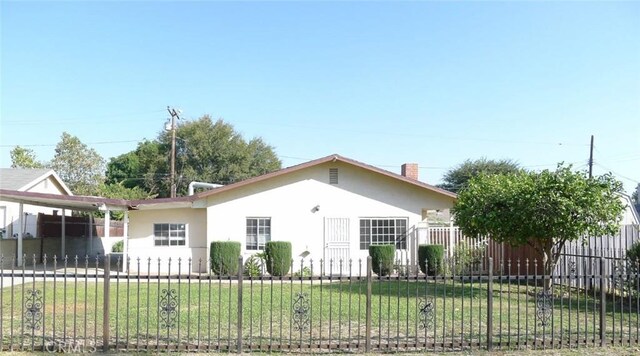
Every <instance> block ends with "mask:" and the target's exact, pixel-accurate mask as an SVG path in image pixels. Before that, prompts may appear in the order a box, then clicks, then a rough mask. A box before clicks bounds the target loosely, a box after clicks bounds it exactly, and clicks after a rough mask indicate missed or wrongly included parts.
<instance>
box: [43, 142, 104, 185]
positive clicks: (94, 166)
mask: <svg viewBox="0 0 640 356" xmlns="http://www.w3.org/2000/svg"><path fill="white" fill-rule="evenodd" d="M104 165H105V164H104V159H103V158H102V156H100V154H98V152H97V151H96V150H94V149H93V148H90V147H88V146H87V145H86V144H84V143H82V142H81V141H80V139H79V138H77V137H76V136H72V135H70V134H68V133H67V132H63V133H62V137H61V139H60V142H58V144H57V145H56V149H55V155H54V157H53V160H52V161H51V168H52V169H53V170H55V171H56V173H58V175H59V176H60V178H62V180H63V181H64V182H65V183H66V184H67V185H68V186H69V189H71V191H72V192H73V193H74V194H80V195H94V194H96V193H97V191H98V187H99V186H100V184H101V183H102V182H103V181H104V175H103V174H104Z"/></svg>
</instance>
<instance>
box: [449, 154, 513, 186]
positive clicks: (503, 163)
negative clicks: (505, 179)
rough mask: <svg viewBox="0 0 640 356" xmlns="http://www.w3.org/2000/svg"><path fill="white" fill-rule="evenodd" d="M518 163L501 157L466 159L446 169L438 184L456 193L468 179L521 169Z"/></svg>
mask: <svg viewBox="0 0 640 356" xmlns="http://www.w3.org/2000/svg"><path fill="white" fill-rule="evenodd" d="M521 170H522V168H520V165H518V163H516V162H514V161H512V160H508V159H503V160H499V161H496V160H491V159H486V158H480V159H477V160H470V159H468V160H466V161H464V162H463V163H461V164H460V165H458V166H456V167H455V168H452V169H450V170H448V171H447V172H446V173H445V174H444V177H443V178H442V181H443V183H442V184H440V185H438V187H440V188H442V189H446V190H448V191H450V192H454V193H457V192H458V191H460V190H461V189H462V188H464V187H465V186H466V185H467V182H468V181H469V179H471V178H473V177H475V176H478V175H480V174H482V173H484V174H507V173H516V172H519V171H521Z"/></svg>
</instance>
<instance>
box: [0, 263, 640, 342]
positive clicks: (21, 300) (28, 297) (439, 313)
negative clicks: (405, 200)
mask: <svg viewBox="0 0 640 356" xmlns="http://www.w3.org/2000/svg"><path fill="white" fill-rule="evenodd" d="M0 262H1V261H0ZM33 262H34V265H36V268H34V269H31V270H26V269H25V268H24V267H23V268H20V269H11V270H2V273H1V279H0V306H1V307H2V309H1V311H0V340H2V350H3V351H7V350H14V351H15V350H23V351H35V350H45V351H46V350H48V351H60V350H64V351H69V350H71V351H75V352H91V351H95V350H106V351H132V352H133V351H168V350H183V351H231V352H250V351H270V350H281V351H295V352H313V351H314V350H315V351H318V350H320V349H334V350H344V351H350V352H365V351H383V352H385V351H424V350H450V349H469V348H470V349H478V348H486V349H496V348H500V349H510V348H559V347H574V346H589V345H591V346H602V345H609V344H615V345H637V344H638V343H639V340H640V320H639V310H640V278H639V276H638V266H630V265H628V264H627V265H626V266H625V268H621V269H618V270H616V271H612V272H611V273H609V272H607V273H604V272H605V270H604V269H602V266H603V265H604V260H602V259H599V260H594V262H593V263H594V266H591V267H592V268H587V269H581V270H579V269H577V268H573V267H571V264H570V263H569V264H568V268H566V269H564V271H562V273H560V274H554V275H551V276H546V275H540V274H537V273H536V271H537V270H538V269H537V268H536V266H535V265H536V264H537V262H536V261H500V263H499V264H500V266H501V267H504V268H500V269H499V270H498V271H497V273H494V271H493V269H492V268H491V266H493V264H492V263H490V264H489V266H490V267H489V270H488V271H487V274H486V275H464V274H463V275H456V274H455V269H451V270H450V271H451V272H449V273H442V274H438V275H426V274H424V273H422V272H421V271H420V270H419V267H417V266H412V265H409V263H408V261H407V262H405V263H400V261H398V262H397V263H396V264H395V267H394V270H393V271H392V274H390V275H381V276H379V275H375V274H374V273H373V271H372V269H373V268H372V267H373V266H372V262H371V260H370V259H369V260H366V261H328V262H326V263H328V264H329V266H328V267H329V268H328V269H326V268H325V267H326V266H324V263H325V262H323V261H318V262H316V261H298V262H295V263H294V262H292V264H291V271H293V273H291V274H288V275H286V276H270V275H269V274H268V273H266V271H265V270H264V265H263V266H261V268H260V269H258V270H255V269H254V270H251V271H249V269H244V266H243V261H242V260H239V261H238V267H239V271H238V273H237V274H234V275H233V276H221V275H215V274H213V273H192V272H191V271H193V270H194V269H195V268H193V267H204V266H205V265H207V266H209V265H210V261H191V260H188V261H181V260H177V261H176V260H157V259H156V260H151V259H147V260H140V259H134V260H128V261H126V262H124V263H122V262H123V261H117V262H116V263H115V265H114V266H111V264H110V263H107V262H106V261H105V260H103V259H97V258H78V257H74V258H71V259H70V258H63V259H57V258H55V257H53V258H46V257H45V258H44V260H43V263H41V264H36V263H35V262H36V261H33ZM194 263H196V264H197V265H196V266H193V264H194ZM198 265H199V266H198ZM112 267H113V270H112ZM512 267H513V268H512ZM154 270H155V272H154ZM327 270H328V271H329V273H325V274H323V273H322V272H323V271H327ZM514 270H515V271H517V273H509V272H510V271H514ZM127 271H128V272H127ZM140 271H152V272H151V273H147V272H144V273H142V272H140ZM532 271H533V272H532ZM249 272H251V273H249ZM578 279H587V280H589V281H590V283H591V284H592V285H594V286H598V287H597V288H591V289H578V288H572V287H569V286H570V285H571V283H568V282H571V281H572V280H578ZM609 284H611V285H613V286H615V288H613V289H609V290H607V289H606V288H605V287H606V286H607V285H609ZM545 286H546V287H545Z"/></svg>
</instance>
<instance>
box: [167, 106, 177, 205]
mask: <svg viewBox="0 0 640 356" xmlns="http://www.w3.org/2000/svg"><path fill="white" fill-rule="evenodd" d="M167 111H168V112H169V115H171V119H170V120H171V123H170V125H171V197H172V198H175V197H176V119H180V115H179V113H178V111H177V110H176V109H172V108H171V107H169V106H167Z"/></svg>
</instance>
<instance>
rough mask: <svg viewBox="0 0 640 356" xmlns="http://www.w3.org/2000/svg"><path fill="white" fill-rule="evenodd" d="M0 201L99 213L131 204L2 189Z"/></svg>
mask: <svg viewBox="0 0 640 356" xmlns="http://www.w3.org/2000/svg"><path fill="white" fill-rule="evenodd" d="M0 199H1V200H4V201H9V202H14V203H23V204H29V205H37V206H46V207H50V208H59V209H69V210H82V211H98V210H105V209H107V208H108V209H109V210H128V209H129V203H128V202H127V201H126V200H122V199H108V198H102V197H91V196H69V195H59V194H47V193H32V192H21V191H17V190H9V189H0Z"/></svg>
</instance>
